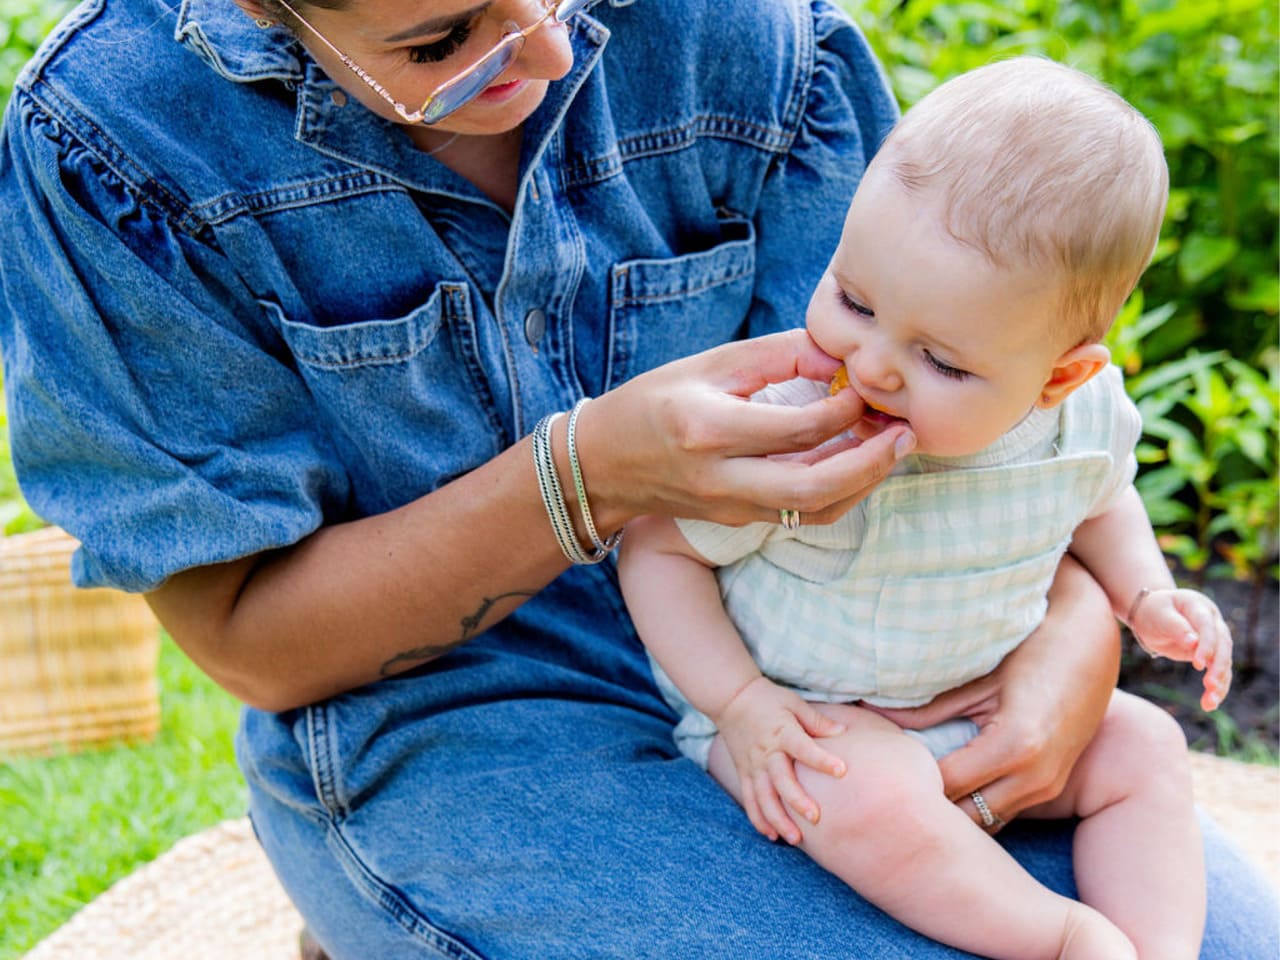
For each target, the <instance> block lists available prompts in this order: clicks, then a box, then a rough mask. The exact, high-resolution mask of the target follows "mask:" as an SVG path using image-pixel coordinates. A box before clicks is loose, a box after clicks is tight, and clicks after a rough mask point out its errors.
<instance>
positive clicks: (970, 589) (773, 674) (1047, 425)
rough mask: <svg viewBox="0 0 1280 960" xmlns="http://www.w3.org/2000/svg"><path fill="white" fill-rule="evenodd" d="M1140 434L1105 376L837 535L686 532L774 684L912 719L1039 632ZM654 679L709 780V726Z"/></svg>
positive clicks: (1117, 387) (905, 478)
mask: <svg viewBox="0 0 1280 960" xmlns="http://www.w3.org/2000/svg"><path fill="white" fill-rule="evenodd" d="M793 383H794V382H793ZM825 389H826V388H825V386H824V385H821V384H815V385H812V389H808V385H806V390H805V391H804V392H803V393H802V394H801V395H800V396H797V391H796V388H795V387H794V386H792V387H791V388H790V390H788V391H784V392H783V397H782V398H781V402H791V403H795V402H805V400H806V399H813V398H816V397H818V396H822V395H825ZM788 394H789V395H788ZM757 399H759V398H757ZM768 399H771V401H772V402H780V400H779V398H777V397H774V398H768ZM1140 433H1141V419H1140V417H1139V415H1138V411H1137V409H1136V408H1135V407H1134V405H1133V404H1132V402H1131V401H1130V400H1129V399H1128V397H1127V396H1126V395H1125V392H1124V385H1123V380H1122V378H1121V375H1120V371H1119V370H1118V369H1117V368H1115V367H1108V368H1107V369H1106V370H1104V371H1103V372H1102V373H1100V374H1099V375H1098V376H1096V377H1094V378H1093V379H1092V380H1090V381H1089V382H1088V383H1086V384H1085V385H1084V386H1083V387H1081V388H1080V389H1079V390H1077V391H1076V392H1075V393H1073V394H1072V395H1071V396H1070V397H1068V398H1067V400H1066V401H1065V402H1064V403H1063V404H1061V405H1059V406H1058V407H1057V408H1055V409H1053V410H1048V411H1046V410H1040V409H1038V408H1037V409H1035V410H1033V411H1032V412H1031V414H1029V415H1028V417H1027V418H1026V419H1024V420H1023V421H1022V423H1020V424H1019V425H1018V426H1017V427H1015V428H1014V429H1013V430H1011V431H1010V432H1009V433H1008V434H1006V435H1005V436H1004V437H1002V438H1001V439H1000V440H999V441H997V442H996V443H995V444H993V445H992V446H991V447H989V448H987V449H986V450H984V451H981V452H980V453H978V454H976V455H975V456H973V457H965V458H948V459H945V460H944V459H940V458H927V457H920V456H913V457H909V458H907V459H906V460H905V461H903V464H902V465H900V469H899V471H897V472H895V474H894V475H893V476H891V477H890V478H889V479H887V480H886V481H884V482H883V483H882V484H881V485H880V486H879V487H878V488H876V490H875V491H873V492H872V493H871V495H870V496H868V497H867V498H866V499H865V500H864V501H862V503H860V504H859V505H858V506H857V507H855V508H854V509H853V510H851V511H849V513H847V514H846V515H845V516H844V517H843V518H841V519H840V520H839V521H837V522H836V523H833V524H831V525H829V526H806V525H802V526H801V527H800V528H799V529H798V530H794V531H787V530H784V529H783V528H782V527H781V526H780V525H778V524H770V523H759V524H752V525H749V526H747V527H738V528H734V527H724V526H721V525H719V524H711V523H706V522H702V521H686V520H682V521H680V522H679V524H680V529H681V531H682V532H683V533H684V535H685V536H686V538H688V540H689V542H690V544H692V546H693V547H694V548H695V549H696V550H698V552H699V553H701V554H702V555H703V556H705V557H706V558H707V559H708V560H710V561H712V562H713V563H715V564H717V565H718V569H717V573H716V575H717V579H718V580H719V584H720V592H721V596H722V598H723V600H724V604H725V608H726V610H727V611H728V613H729V616H730V618H731V619H732V620H733V622H734V624H735V625H736V626H737V628H738V631H739V632H740V633H741V635H742V638H743V641H744V642H745V643H746V645H747V647H748V649H749V650H750V651H751V654H752V656H753V657H754V658H755V661H756V663H757V664H759V666H760V669H761V671H762V672H763V673H764V674H765V675H766V676H768V677H770V678H772V679H773V680H774V681H776V682H778V683H781V684H783V685H785V686H788V687H791V688H792V689H794V690H796V691H798V692H799V693H800V694H801V695H803V696H804V697H806V698H808V699H811V700H820V701H854V700H865V701H867V702H869V703H873V704H877V705H881V706H916V705H919V704H922V703H927V702H928V701H929V700H931V699H932V698H933V697H935V696H937V695H938V694H939V693H941V692H943V691H945V690H949V689H951V688H953V687H957V686H959V685H961V684H963V683H965V682H967V681H969V680H972V679H974V678H975V677H979V676H982V675H983V674H985V673H988V672H990V671H991V670H992V669H993V668H994V667H995V666H996V665H997V664H998V663H999V662H1000V661H1001V660H1002V659H1003V658H1004V656H1005V655H1006V654H1007V653H1008V652H1009V651H1010V650H1012V649H1013V648H1014V647H1015V646H1017V644H1018V643H1020V642H1021V641H1022V640H1023V638H1024V637H1026V636H1027V635H1028V634H1029V633H1030V632H1031V631H1032V630H1033V629H1034V628H1035V627H1036V625H1037V624H1039V622H1040V620H1041V619H1042V618H1043V616H1044V613H1045V609H1046V607H1047V599H1046V597H1047V594H1048V590H1049V586H1050V584H1051V583H1052V581H1053V578H1054V574H1055V572H1056V570H1057V567H1058V561H1059V560H1060V559H1061V558H1062V555H1063V553H1064V552H1065V551H1066V549H1067V547H1068V545H1069V544H1070V541H1071V536H1072V533H1073V531H1074V530H1075V528H1076V527H1077V526H1078V525H1079V524H1080V523H1081V522H1082V521H1083V520H1085V519H1087V518H1089V517H1092V516H1097V515H1099V514H1101V513H1103V512H1105V511H1106V509H1107V508H1108V507H1109V506H1110V504H1111V503H1112V502H1113V500H1114V499H1115V497H1116V496H1117V495H1118V494H1119V493H1120V492H1122V491H1123V490H1124V489H1126V488H1127V487H1128V485H1129V484H1130V483H1131V482H1132V480H1133V476H1134V473H1135V471H1136V462H1135V460H1134V456H1133V448H1134V445H1135V444H1136V442H1137V440H1138V437H1139V435H1140ZM654 667H655V671H654V672H655V675H656V676H657V678H658V682H659V685H660V687H661V688H662V690H663V692H664V694H665V695H666V696H667V698H668V700H669V701H670V702H671V704H672V706H673V707H674V708H675V709H676V710H677V711H678V712H679V713H680V714H681V717H682V720H681V723H680V724H679V726H678V727H677V729H676V741H677V744H678V745H679V746H680V749H681V750H682V751H683V752H684V753H685V754H686V755H688V756H690V757H692V758H693V759H695V760H696V761H698V762H699V763H701V764H702V765H703V766H705V765H706V754H707V751H708V750H709V748H710V741H711V738H712V737H713V736H714V734H715V727H714V725H713V724H712V723H711V721H710V719H709V718H707V717H706V716H704V715H703V714H701V713H699V712H698V711H697V710H695V709H694V708H693V707H692V706H691V705H690V704H689V703H688V702H687V701H685V699H684V698H683V696H681V695H680V694H679V692H678V691H677V690H676V689H675V687H674V685H673V684H672V683H671V681H670V680H669V679H668V678H667V677H666V676H665V675H663V674H662V671H661V670H660V669H659V668H658V667H657V665H656V664H655V665H654ZM971 729H972V728H971Z"/></svg>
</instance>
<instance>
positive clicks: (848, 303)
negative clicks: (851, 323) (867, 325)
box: [836, 287, 876, 317]
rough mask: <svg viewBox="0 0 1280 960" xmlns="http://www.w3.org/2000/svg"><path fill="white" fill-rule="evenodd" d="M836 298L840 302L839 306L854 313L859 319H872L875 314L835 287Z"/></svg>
mask: <svg viewBox="0 0 1280 960" xmlns="http://www.w3.org/2000/svg"><path fill="white" fill-rule="evenodd" d="M836 296H837V297H838V298H839V300H840V305H841V306H842V307H844V308H845V309H846V310H848V311H850V312H852V313H856V314H857V315H858V316H860V317H874V316H875V315H876V312H875V311H874V310H872V309H870V308H869V307H866V306H863V305H862V304H861V303H859V302H858V301H857V300H854V299H853V298H852V297H850V296H849V295H848V294H847V293H845V292H844V291H843V290H841V289H840V288H839V287H836Z"/></svg>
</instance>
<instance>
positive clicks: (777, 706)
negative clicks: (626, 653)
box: [618, 517, 844, 843]
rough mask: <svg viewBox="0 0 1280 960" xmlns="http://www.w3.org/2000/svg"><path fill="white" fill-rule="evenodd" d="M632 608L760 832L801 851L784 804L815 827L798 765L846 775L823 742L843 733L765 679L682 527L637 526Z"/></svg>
mask: <svg viewBox="0 0 1280 960" xmlns="http://www.w3.org/2000/svg"><path fill="white" fill-rule="evenodd" d="M618 572H619V576H620V579H621V582H622V590H623V594H624V595H625V597H626V601H627V609H628V610H629V611H630V613H631V618H632V620H633V621H634V622H635V625H636V630H637V632H638V633H639V634H640V639H641V640H643V641H644V644H645V646H646V647H647V648H648V650H649V652H650V653H651V654H653V657H654V659H655V660H657V661H658V664H659V665H660V666H661V667H662V669H663V670H664V671H666V673H667V676H669V677H670V678H671V680H672V682H673V683H674V684H675V685H676V686H677V687H678V688H679V689H680V692H681V693H682V694H684V696H685V697H686V699H688V701H689V702H690V703H691V704H693V705H694V706H695V707H697V708H698V709H699V710H701V711H702V712H703V713H705V714H706V715H707V716H708V717H710V718H711V719H712V720H713V721H714V722H715V724H716V727H717V728H718V729H719V731H720V735H721V736H722V737H723V738H724V742H725V745H726V746H727V747H728V749H729V754H730V756H731V757H732V759H733V762H734V766H735V768H736V769H737V773H738V777H739V779H740V781H741V783H742V791H743V807H744V809H745V810H746V812H747V816H748V817H749V818H750V819H751V822H752V824H753V825H755V827H756V829H757V830H759V831H760V832H761V833H763V834H764V835H765V836H767V837H769V838H770V839H772V840H776V839H777V838H778V836H779V835H781V836H783V837H784V838H785V839H787V840H788V841H790V842H792V843H798V842H799V840H800V831H799V829H798V828H797V827H796V825H795V823H794V822H793V821H792V820H791V818H790V816H788V814H787V813H786V811H785V809H784V808H783V805H782V801H785V803H786V804H787V805H788V806H790V807H791V808H792V809H793V810H795V811H796V812H797V813H799V814H801V815H802V816H804V817H805V818H806V819H808V820H810V821H811V822H814V823H816V822H817V820H818V815H819V811H818V807H817V804H816V803H815V802H814V801H813V800H812V798H810V797H809V795H808V794H807V793H806V792H805V791H804V790H803V789H802V788H801V786H800V783H799V781H798V780H797V779H796V776H795V768H794V764H793V760H799V761H800V762H801V763H804V764H806V765H807V766H810V767H813V768H814V769H815V770H819V771H821V772H823V773H828V774H830V775H831V776H835V777H839V776H842V775H843V774H844V763H843V762H842V761H841V760H840V759H839V758H838V757H836V756H834V755H833V754H831V753H828V752H827V751H826V750H824V749H822V748H821V747H820V746H818V744H817V743H815V742H814V740H813V737H821V736H832V735H834V734H837V733H840V732H842V731H843V729H844V728H843V727H842V726H841V725H840V724H839V723H837V722H836V721H834V720H832V719H831V718H830V717H827V716H826V715H824V714H822V713H820V712H818V711H817V710H816V709H814V707H813V705H812V704H810V703H808V702H806V701H805V700H804V699H803V698H801V697H800V696H798V695H797V694H795V693H794V692H792V691H790V690H787V689H786V688H784V687H780V686H778V685H777V684H774V683H773V682H772V681H770V680H769V679H768V678H767V677H765V676H763V675H762V674H761V673H760V669H759V668H758V667H757V666H756V664H755V661H754V660H752V658H751V654H750V652H749V651H748V650H747V648H746V646H745V645H744V644H743V642H742V638H741V636H740V635H739V634H738V631H737V629H736V628H735V627H734V625H733V623H732V621H731V620H730V619H729V616H728V614H727V613H726V612H725V609H724V604H723V603H722V602H721V599H720V589H719V585H718V584H717V582H716V577H715V571H714V569H713V568H712V566H711V565H710V564H709V563H708V562H707V561H706V559H705V558H703V557H702V556H701V555H700V554H698V553H697V551H695V550H694V549H693V547H692V546H690V545H689V542H688V541H687V540H686V539H685V538H684V536H683V534H681V532H680V529H679V527H677V526H676V524H675V521H673V520H671V519H670V518H668V517H641V518H639V519H638V520H634V521H632V522H631V523H629V524H627V537H626V541H625V542H624V544H623V548H622V554H621V557H620V560H619V564H618Z"/></svg>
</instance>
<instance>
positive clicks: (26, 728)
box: [0, 527, 160, 754]
mask: <svg viewBox="0 0 1280 960" xmlns="http://www.w3.org/2000/svg"><path fill="white" fill-rule="evenodd" d="M76 546H77V543H76V541H75V539H73V538H72V537H71V536H70V535H69V534H67V533H65V532H64V531H62V530H59V529H57V528H56V527H49V528H46V529H43V530H37V531H36V532H35V533H27V534H22V535H20V536H15V537H4V538H0V754H5V753H9V754H14V753H48V752H51V751H53V750H56V749H79V748H83V747H85V746H89V745H91V744H96V743H103V742H105V741H109V740H116V739H121V738H123V739H145V738H150V737H152V736H154V735H155V733H156V731H157V730H158V729H159V727H160V697H159V690H158V684H157V681H156V662H157V658H158V656H159V643H160V634H159V626H158V624H157V623H156V620H155V617H154V616H153V615H152V613H151V609H150V608H149V607H148V606H147V604H146V601H144V600H143V599H142V598H141V597H138V596H131V595H129V594H125V593H120V592H118V591H115V590H96V589H95V590H78V589H76V588H75V587H73V586H72V585H71V572H70V567H71V554H72V552H74V550H75V549H76Z"/></svg>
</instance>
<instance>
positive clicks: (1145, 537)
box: [1071, 486, 1231, 710]
mask: <svg viewBox="0 0 1280 960" xmlns="http://www.w3.org/2000/svg"><path fill="white" fill-rule="evenodd" d="M1071 552H1072V553H1073V554H1074V555H1075V556H1076V557H1077V558H1078V559H1079V560H1080V562H1081V563H1083V564H1084V565H1085V566H1086V567H1088V568H1089V572H1090V573H1092V574H1093V575H1094V577H1095V578H1097V580H1098V582H1099V583H1100V584H1102V588H1103V589H1104V590H1105V591H1106V592H1107V596H1108V597H1110V599H1111V609H1112V610H1113V611H1114V612H1115V614H1116V616H1117V617H1119V618H1120V619H1121V620H1123V621H1125V622H1126V623H1128V626H1129V629H1130V630H1132V631H1133V634H1134V636H1135V637H1136V638H1137V639H1138V642H1139V643H1141V644H1142V646H1143V647H1144V648H1145V649H1146V650H1147V651H1149V652H1150V653H1153V654H1159V655H1160V656H1165V657H1169V658H1170V659H1172V660H1190V661H1191V662H1192V663H1194V664H1195V666H1196V669H1197V670H1203V671H1205V675H1204V695H1203V696H1202V697H1201V698H1200V705H1201V707H1203V708H1204V709H1205V710H1213V709H1215V708H1216V707H1217V706H1218V704H1220V703H1221V702H1222V698H1223V697H1225V696H1226V695H1227V688H1228V687H1230V686H1231V633H1230V631H1229V630H1228V629H1227V625H1226V622H1225V621H1224V620H1223V619H1222V614H1221V612H1220V611H1219V610H1218V608H1217V606H1216V605H1215V604H1214V602H1213V601H1212V600H1210V599H1209V598H1208V597H1206V596H1205V595H1204V594H1203V593H1200V592H1199V591H1196V590H1182V589H1179V588H1178V587H1177V585H1176V584H1175V583H1174V582H1173V577H1172V575H1171V574H1170V573H1169V568H1168V566H1167V565H1166V564H1165V561H1164V555H1163V554H1162V553H1161V552H1160V547H1159V545H1158V544H1157V543H1156V538H1155V532H1154V531H1153V530H1152V529H1151V521H1150V520H1149V519H1148V517H1147V511H1146V508H1145V507H1144V506H1143V504H1142V498H1141V497H1140V496H1139V495H1138V491H1137V490H1136V489H1135V488H1134V487H1133V486H1130V487H1129V488H1128V489H1127V490H1126V491H1125V492H1124V493H1122V494H1121V495H1120V496H1119V497H1118V498H1117V500H1116V502H1115V504H1114V505H1113V506H1112V507H1111V509H1110V510H1108V511H1107V512H1106V513H1104V514H1101V515H1099V516H1097V517H1093V518H1092V519H1090V520H1086V521H1085V522H1084V523H1082V524H1081V525H1080V526H1079V527H1078V528H1077V529H1076V533H1075V537H1074V538H1073V539H1072V541H1071Z"/></svg>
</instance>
